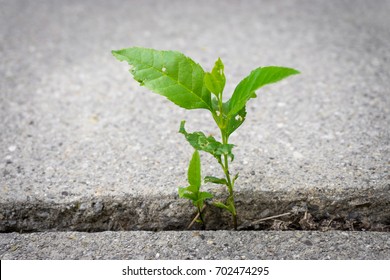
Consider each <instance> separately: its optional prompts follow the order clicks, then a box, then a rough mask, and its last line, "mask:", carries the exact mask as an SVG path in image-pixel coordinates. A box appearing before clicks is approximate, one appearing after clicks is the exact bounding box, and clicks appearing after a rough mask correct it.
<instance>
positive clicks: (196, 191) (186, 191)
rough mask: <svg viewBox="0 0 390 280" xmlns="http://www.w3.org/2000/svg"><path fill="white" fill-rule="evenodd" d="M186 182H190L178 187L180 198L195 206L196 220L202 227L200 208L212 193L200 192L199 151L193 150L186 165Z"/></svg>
mask: <svg viewBox="0 0 390 280" xmlns="http://www.w3.org/2000/svg"><path fill="white" fill-rule="evenodd" d="M188 183H189V184H190V185H189V186H188V187H186V188H179V196H180V197H182V198H187V199H189V200H190V201H192V203H193V204H194V206H195V207H196V209H197V211H198V216H199V220H197V222H199V223H201V224H202V227H203V228H204V226H205V223H204V220H203V214H202V209H203V205H204V202H205V200H206V199H210V198H213V195H212V194H211V193H208V192H201V191H200V187H201V184H202V175H201V164H200V156H199V152H198V151H197V150H195V152H194V154H193V155H192V159H191V161H190V165H189V166H188Z"/></svg>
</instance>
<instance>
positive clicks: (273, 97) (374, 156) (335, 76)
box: [0, 0, 390, 238]
mask: <svg viewBox="0 0 390 280" xmlns="http://www.w3.org/2000/svg"><path fill="white" fill-rule="evenodd" d="M0 5H1V9H0V13H1V14H0V40H1V47H0V55H1V57H2V59H1V63H0V73H1V75H0V120H1V122H0V231H2V232H5V231H6V232H10V231H16V232H20V231H22V232H25V231H44V230H49V231H51V230H62V231H69V230H76V231H104V230H108V231H112V230H163V229H183V228H185V227H186V225H187V224H188V223H189V221H190V220H191V219H192V217H193V213H192V208H191V206H190V205H189V204H188V202H187V201H184V200H180V199H178V198H177V187H178V186H184V185H186V169H187V165H188V161H189V159H190V156H191V153H192V150H191V149H192V148H191V147H190V146H189V145H188V143H186V141H185V140H184V139H183V137H182V135H180V134H178V133H177V131H178V128H179V123H180V121H181V120H182V119H185V120H187V129H188V131H195V130H202V131H205V132H206V133H213V134H217V128H216V127H213V126H210V125H209V123H210V122H211V121H212V119H211V116H210V115H209V114H208V113H206V112H203V111H191V112H185V111H184V110H182V109H180V108H178V107H176V106H175V105H173V104H171V103H170V102H169V101H167V100H166V99H164V98H163V97H161V96H158V95H156V94H153V93H150V92H149V91H148V90H147V89H145V88H141V87H139V86H138V84H137V83H136V82H135V81H134V80H132V77H131V76H130V75H129V74H128V73H127V69H128V66H127V65H125V64H120V63H118V61H116V60H115V59H114V58H113V57H112V55H111V53H110V51H111V50H112V49H120V48H125V47H130V46H135V45H137V46H144V47H152V48H157V49H174V50H178V51H181V52H183V53H185V54H186V55H188V56H190V57H192V58H193V59H194V60H195V61H197V62H199V63H200V64H201V65H202V66H203V67H204V68H205V70H207V71H209V70H210V69H211V67H212V65H213V64H214V61H215V59H217V58H218V57H221V59H222V60H223V61H224V63H225V72H226V76H227V86H226V92H227V93H231V92H232V91H233V90H234V87H235V85H236V84H237V83H238V82H239V81H240V80H241V79H242V78H243V77H245V76H246V75H247V74H248V73H249V72H250V71H251V70H252V69H253V68H256V67H258V66H262V65H264V66H265V65H281V66H288V67H293V68H296V69H298V70H300V71H301V72H302V74H301V75H299V76H296V77H292V78H289V79H287V80H286V81H283V82H282V83H280V84H276V85H272V86H270V87H266V88H264V89H262V90H261V91H259V94H258V96H259V97H258V98H257V99H255V100H251V101H250V103H249V106H248V108H247V109H248V110H247V111H248V115H247V120H246V122H245V123H244V125H243V126H242V127H241V128H240V129H239V130H238V131H237V132H236V133H235V134H233V136H232V137H231V141H232V143H234V144H236V145H237V146H236V147H235V148H234V150H233V151H234V153H235V161H234V162H233V163H232V165H231V166H232V172H233V173H237V172H239V173H240V177H239V179H238V181H237V183H236V186H237V190H236V191H237V210H238V213H239V218H240V225H241V226H246V225H250V224H251V223H252V222H253V221H256V220H258V219H261V218H264V217H267V216H272V215H278V214H282V213H286V212H289V213H290V212H291V213H293V214H294V215H291V217H292V216H293V217H294V219H295V220H294V221H292V220H289V218H288V217H287V218H286V219H287V220H285V222H287V223H290V225H292V226H293V227H287V228H289V229H293V228H294V227H296V226H297V225H298V224H299V221H300V220H302V217H303V215H304V214H305V213H309V214H310V216H311V217H312V219H311V220H310V221H312V222H313V223H314V224H313V223H312V224H311V225H310V223H309V224H308V225H306V227H304V226H302V225H300V226H302V227H303V229H310V227H312V228H314V229H316V228H317V229H318V228H320V226H321V225H320V224H321V222H322V221H325V222H331V223H332V222H333V221H336V222H337V223H339V224H341V226H340V227H341V228H342V229H346V228H348V227H351V225H352V228H353V227H359V228H364V229H367V230H377V229H380V230H388V228H389V224H390V174H389V169H390V168H389V166H390V161H389V160H390V149H389V146H390V135H389V125H390V121H389V116H390V92H389V88H390V73H389V71H388V62H389V61H390V50H389V48H388V46H389V42H390V30H389V29H388V28H387V26H389V25H390V19H389V17H388V14H389V12H390V1H374V2H371V1H343V2H337V3H334V2H332V3H330V2H329V3H327V2H324V1H314V2H313V1H299V0H296V1H284V2H282V3H280V2H278V3H274V2H272V3H271V2H268V1H264V2H263V1H245V2H239V3H237V1H196V2H186V3H184V2H182V1H169V4H168V3H166V2H163V1H151V0H148V1H127V2H125V3H124V2H123V1H110V2H105V1H83V2H77V1H40V2H39V4H37V3H29V2H25V1H0ZM202 164H203V174H204V175H218V174H219V173H220V170H219V169H218V166H217V165H216V163H215V162H214V161H213V159H212V158H210V157H208V156H207V155H204V154H202ZM206 188H212V189H213V192H215V193H216V195H217V196H218V197H223V194H224V192H225V191H224V190H223V189H218V188H217V189H216V188H215V186H206ZM207 215H208V220H209V223H208V229H228V228H231V225H230V224H229V223H230V219H229V217H223V216H222V217H221V214H220V213H219V212H218V211H216V212H213V213H211V212H209V213H208V214H207ZM129 234H130V233H129ZM11 236H13V235H11ZM102 236H107V235H102ZM7 238H8V237H7ZM20 238H27V237H26V236H22V237H20Z"/></svg>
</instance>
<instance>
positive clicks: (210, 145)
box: [179, 121, 234, 160]
mask: <svg viewBox="0 0 390 280" xmlns="http://www.w3.org/2000/svg"><path fill="white" fill-rule="evenodd" d="M184 125H185V121H182V122H181V124H180V130H179V132H180V133H182V134H183V135H184V136H185V137H186V139H187V141H188V142H189V143H190V144H191V146H192V147H194V148H195V149H196V150H199V151H205V152H207V153H210V154H212V155H213V156H214V157H215V158H217V159H218V160H220V159H221V156H222V155H227V156H229V157H230V159H231V160H233V159H234V155H233V153H232V149H233V147H234V145H232V144H222V143H221V142H219V141H217V140H215V138H214V137H213V136H209V137H206V135H204V133H203V132H200V131H196V132H193V133H188V132H187V131H186V130H185V127H184Z"/></svg>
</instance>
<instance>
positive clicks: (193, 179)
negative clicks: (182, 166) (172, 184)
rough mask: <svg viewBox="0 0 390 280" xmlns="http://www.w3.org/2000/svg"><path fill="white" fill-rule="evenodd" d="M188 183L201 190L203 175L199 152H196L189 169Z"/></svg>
mask: <svg viewBox="0 0 390 280" xmlns="http://www.w3.org/2000/svg"><path fill="white" fill-rule="evenodd" d="M188 183H189V184H190V186H195V187H197V188H198V190H199V188H200V185H201V183H202V175H201V170H200V156H199V152H198V151H197V150H195V151H194V153H193V155H192V158H191V161H190V165H189V167H188Z"/></svg>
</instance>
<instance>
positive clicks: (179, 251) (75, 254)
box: [0, 231, 390, 260]
mask: <svg viewBox="0 0 390 280" xmlns="http://www.w3.org/2000/svg"><path fill="white" fill-rule="evenodd" d="M0 259H2V260H4V259H55V260H69V259H105V260H108V259H110V260H112V259H124V260H127V259H133V260H134V259H190V260H194V259H207V260H208V259H216V260H217V259H222V260H225V259H233V260H254V259H258V260H264V259H275V260H282V259H291V260H327V259H336V260H343V259H357V260H377V259H382V260H389V259H390V239H389V238H388V234H387V233H380V232H345V231H332V232H308V231H287V232H286V231H279V232H264V231H263V232H259V231H240V232H234V231H180V232H175V231H164V232H150V231H149V232H146V231H137V232H135V231H128V232H101V233H86V232H46V233H42V232H41V233H31V234H17V233H3V234H0Z"/></svg>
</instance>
